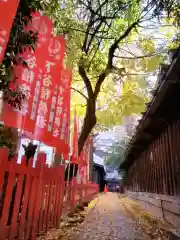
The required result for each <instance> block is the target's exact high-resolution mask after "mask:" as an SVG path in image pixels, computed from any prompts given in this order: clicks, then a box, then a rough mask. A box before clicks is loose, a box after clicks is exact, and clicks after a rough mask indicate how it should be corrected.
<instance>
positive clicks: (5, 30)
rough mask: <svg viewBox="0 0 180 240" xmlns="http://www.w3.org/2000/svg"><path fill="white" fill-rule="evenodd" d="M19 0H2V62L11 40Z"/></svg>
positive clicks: (0, 2)
mask: <svg viewBox="0 0 180 240" xmlns="http://www.w3.org/2000/svg"><path fill="white" fill-rule="evenodd" d="M18 4H19V0H0V63H1V62H2V60H3V57H4V53H5V51H6V47H7V44H8V40H9V35H10V31H11V28H12V24H13V20H14V17H15V15H16V11H17V7H18Z"/></svg>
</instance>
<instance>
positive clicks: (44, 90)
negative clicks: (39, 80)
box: [41, 87, 51, 100]
mask: <svg viewBox="0 0 180 240" xmlns="http://www.w3.org/2000/svg"><path fill="white" fill-rule="evenodd" d="M50 93H51V91H50V90H49V88H47V87H42V90H41V98H42V99H44V100H48V99H49V97H50Z"/></svg>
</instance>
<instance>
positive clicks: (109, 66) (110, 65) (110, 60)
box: [94, 21, 139, 99]
mask: <svg viewBox="0 0 180 240" xmlns="http://www.w3.org/2000/svg"><path fill="white" fill-rule="evenodd" d="M138 23H139V21H136V22H134V23H132V24H131V25H130V26H129V27H128V28H127V29H126V31H125V32H124V33H123V34H122V35H121V36H120V37H119V38H118V39H117V40H115V41H114V43H113V44H112V45H111V47H110V48H109V54H108V62H107V66H106V69H105V71H104V72H103V73H101V74H100V76H99V78H98V80H97V83H96V86H95V90H94V96H95V99H96V98H97V96H98V93H99V92H100V88H101V85H102V83H103V81H104V80H105V78H106V76H107V75H108V73H109V71H110V70H111V69H113V57H114V53H115V51H116V49H117V48H118V44H119V43H120V42H121V41H122V40H123V39H124V38H126V37H127V36H128V35H129V33H130V32H131V31H132V29H134V28H135V27H136V26H137V25H138ZM122 70H123V71H124V69H122Z"/></svg>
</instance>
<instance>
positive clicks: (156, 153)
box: [126, 120, 180, 196]
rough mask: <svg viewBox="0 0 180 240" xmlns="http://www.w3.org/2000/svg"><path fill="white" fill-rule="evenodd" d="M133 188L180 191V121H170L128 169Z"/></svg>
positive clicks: (166, 193) (164, 191)
mask: <svg viewBox="0 0 180 240" xmlns="http://www.w3.org/2000/svg"><path fill="white" fill-rule="evenodd" d="M126 187H127V189H128V190H130V191H135V192H150V193H158V194H165V195H171V196H179V195H180V121H179V120H178V121H176V122H174V123H173V124H170V125H169V126H168V127H167V128H166V129H165V131H164V132H162V133H161V134H160V136H159V137H157V138H156V139H155V140H154V141H153V142H152V143H151V145H150V146H149V147H148V148H147V149H145V150H144V152H143V153H142V154H141V155H140V156H138V157H137V158H135V159H134V163H133V164H132V165H131V167H130V168H129V169H128V172H127V182H126Z"/></svg>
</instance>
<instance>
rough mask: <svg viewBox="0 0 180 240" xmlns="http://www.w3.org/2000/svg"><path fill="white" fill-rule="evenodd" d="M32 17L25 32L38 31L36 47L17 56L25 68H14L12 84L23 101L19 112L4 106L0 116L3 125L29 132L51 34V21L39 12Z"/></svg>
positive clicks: (18, 66)
mask: <svg viewBox="0 0 180 240" xmlns="http://www.w3.org/2000/svg"><path fill="white" fill-rule="evenodd" d="M32 17H33V18H32V23H31V24H30V25H28V26H27V28H26V30H32V31H38V42H37V47H36V49H35V52H34V51H30V50H29V49H26V51H24V52H23V53H22V54H19V55H18V57H22V58H23V59H24V60H25V61H26V63H27V66H23V65H17V66H15V68H14V75H15V76H16V81H15V83H13V88H15V89H19V90H20V91H21V92H22V93H24V94H25V100H23V101H22V103H21V110H19V109H13V108H11V107H10V106H7V104H5V106H4V109H3V114H2V120H3V121H4V123H5V125H7V126H9V127H15V128H22V129H24V130H25V131H30V132H33V131H34V126H35V118H36V105H37V103H38V98H39V90H40V80H41V75H42V70H41V68H42V66H43V64H44V58H42V54H44V55H45V51H44V45H45V44H46V42H47V40H48V38H49V37H50V36H51V32H52V21H51V20H50V19H49V18H48V17H47V16H41V15H40V13H39V12H36V13H34V14H33V16H32ZM7 116H8V117H7Z"/></svg>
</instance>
